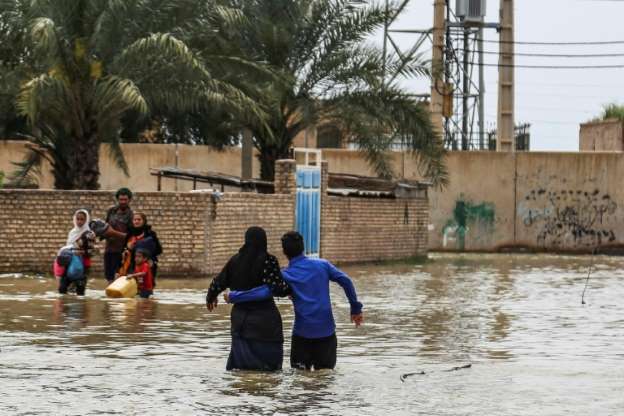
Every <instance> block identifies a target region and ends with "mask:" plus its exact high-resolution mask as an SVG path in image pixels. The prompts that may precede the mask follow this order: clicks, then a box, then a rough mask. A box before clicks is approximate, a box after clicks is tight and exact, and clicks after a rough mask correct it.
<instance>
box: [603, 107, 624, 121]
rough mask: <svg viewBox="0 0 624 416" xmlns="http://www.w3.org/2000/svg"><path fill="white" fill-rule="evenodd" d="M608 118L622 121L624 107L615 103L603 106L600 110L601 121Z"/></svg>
mask: <svg viewBox="0 0 624 416" xmlns="http://www.w3.org/2000/svg"><path fill="white" fill-rule="evenodd" d="M609 118H616V119H618V120H620V121H624V105H618V104H615V103H611V104H607V105H605V106H604V107H603V109H602V119H603V120H607V119H609Z"/></svg>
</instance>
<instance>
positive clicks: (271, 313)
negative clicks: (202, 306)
mask: <svg viewBox="0 0 624 416" xmlns="http://www.w3.org/2000/svg"><path fill="white" fill-rule="evenodd" d="M262 285H268V286H269V287H270V288H271V292H272V293H273V295H275V296H286V295H288V294H290V287H289V286H288V284H287V283H286V282H285V281H284V280H283V279H282V275H281V272H280V268H279V263H278V261H277V259H276V258H275V256H273V255H271V254H269V253H268V252H267V237H266V233H265V231H264V230H263V229H262V228H260V227H250V228H249V229H248V230H247V232H246V233H245V244H244V245H243V246H242V247H241V248H240V250H239V251H238V253H237V254H235V255H234V256H232V258H231V259H230V260H229V261H228V262H227V264H226V265H225V267H224V268H223V270H222V271H221V273H219V274H218V275H217V276H216V277H215V278H214V279H213V280H212V283H211V284H210V288H209V289H208V293H207V295H206V305H207V307H208V310H210V311H212V310H213V309H214V308H215V307H216V305H217V297H218V295H219V293H221V292H222V291H224V290H225V289H230V290H236V291H244V290H249V289H253V288H256V287H258V286H262ZM231 325H232V329H231V332H232V347H231V349H230V356H229V358H228V362H227V370H233V369H240V370H264V371H274V370H280V369H281V368H282V357H283V352H284V349H283V344H284V335H283V332H282V317H281V315H280V313H279V311H278V309H277V306H275V302H274V300H273V298H269V299H264V300H258V301H250V302H243V303H237V304H235V305H234V306H233V307H232V313H231Z"/></svg>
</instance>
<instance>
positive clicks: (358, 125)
mask: <svg viewBox="0 0 624 416" xmlns="http://www.w3.org/2000/svg"><path fill="white" fill-rule="evenodd" d="M227 4H228V5H229V6H232V7H235V8H239V9H240V10H242V11H243V18H242V19H240V20H241V22H240V30H239V31H238V32H236V33H233V34H230V38H229V40H230V41H231V42H232V43H234V44H237V45H239V49H240V51H239V53H240V54H241V55H242V56H243V57H244V58H246V59H248V60H251V61H256V62H263V63H266V65H267V66H268V67H269V68H270V70H271V71H273V72H274V73H275V74H276V77H275V78H273V79H272V80H268V81H267V80H263V81H262V82H258V81H257V80H255V79H253V78H250V79H248V81H247V88H245V86H244V85H243V86H241V88H242V89H244V90H245V91H247V92H248V94H250V95H251V96H253V97H255V99H256V101H257V102H258V103H259V104H260V105H261V106H262V108H263V110H264V112H265V113H267V114H268V121H267V124H268V126H269V130H268V131H266V130H265V129H263V128H257V127H256V126H253V125H252V126H250V127H251V129H252V130H253V132H254V141H255V146H256V147H257V148H258V150H259V153H260V155H259V157H260V162H261V176H262V177H263V178H264V179H272V178H273V175H274V163H275V160H277V159H279V158H284V157H287V156H288V151H289V148H290V147H291V145H292V142H293V139H294V138H295V136H297V134H298V133H300V132H302V131H304V130H305V129H306V128H308V127H309V126H312V125H321V124H324V123H328V124H332V125H334V126H337V127H338V128H340V130H341V131H342V132H343V133H344V135H345V137H347V138H348V139H349V140H350V141H352V142H353V143H355V144H356V145H357V146H358V147H359V148H361V149H362V150H363V151H364V152H365V154H366V156H367V158H368V160H369V162H370V163H371V164H372V166H374V168H375V169H376V171H377V173H378V174H379V175H380V176H382V177H389V176H392V174H393V172H392V169H391V165H390V163H389V156H388V153H387V150H388V149H389V148H390V147H391V146H392V145H393V144H396V143H397V142H400V143H402V144H403V145H404V146H405V147H406V148H407V149H409V150H411V151H413V153H414V156H415V157H417V158H418V159H419V160H420V162H421V167H422V170H423V173H424V175H425V176H426V177H428V178H430V179H432V180H433V181H434V182H435V183H443V182H444V181H445V180H446V177H447V175H446V171H445V166H444V154H445V153H444V149H443V146H442V143H441V140H439V139H438V138H437V137H436V134H434V130H433V128H432V125H431V121H430V117H429V114H428V111H427V110H426V108H424V107H423V106H422V105H420V104H419V103H418V102H417V101H416V100H415V99H414V98H413V97H411V96H410V95H409V94H408V93H407V92H406V91H404V90H403V89H401V88H400V87H399V86H398V85H397V84H390V85H388V84H384V83H383V82H382V79H383V76H384V74H393V73H396V74H397V75H401V76H425V75H426V74H427V72H428V71H427V68H426V66H425V65H424V63H423V62H421V61H420V60H419V59H413V60H411V61H410V62H407V63H406V64H404V65H403V64H401V63H400V62H398V60H397V59H393V58H391V59H388V60H386V61H384V59H383V57H382V51H381V50H380V48H379V47H377V46H374V45H370V44H367V43H366V39H368V38H370V37H371V35H372V34H373V33H374V32H375V31H377V30H378V29H379V28H380V27H382V25H383V24H384V22H385V20H386V17H387V12H388V11H387V10H386V9H385V7H384V6H382V5H381V4H372V5H371V4H369V2H366V1H356V0H230V1H227ZM394 11H395V6H392V7H390V10H389V12H390V13H393V12H394ZM234 53H235V52H234Z"/></svg>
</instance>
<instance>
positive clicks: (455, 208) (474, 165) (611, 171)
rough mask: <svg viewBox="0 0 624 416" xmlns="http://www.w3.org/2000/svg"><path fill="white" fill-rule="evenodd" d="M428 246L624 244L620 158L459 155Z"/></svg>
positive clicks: (453, 157) (438, 200)
mask: <svg viewBox="0 0 624 416" xmlns="http://www.w3.org/2000/svg"><path fill="white" fill-rule="evenodd" d="M448 167H449V171H450V172H451V178H450V179H451V184H450V186H449V187H448V188H447V189H446V190H444V191H442V192H440V191H438V190H432V191H431V192H430V200H431V225H430V232H429V248H430V249H432V250H453V251H463V250H466V251H498V250H505V249H509V248H515V249H518V248H526V249H530V250H545V251H557V252H559V251H561V252H565V251H569V252H590V251H592V250H593V249H594V248H595V247H596V246H600V247H611V248H619V247H620V246H621V245H622V244H623V243H624V190H623V189H622V187H621V178H622V175H624V155H622V154H621V153H534V152H529V153H515V154H504V153H485V152H484V153H480V152H470V153H452V154H450V155H449V158H448Z"/></svg>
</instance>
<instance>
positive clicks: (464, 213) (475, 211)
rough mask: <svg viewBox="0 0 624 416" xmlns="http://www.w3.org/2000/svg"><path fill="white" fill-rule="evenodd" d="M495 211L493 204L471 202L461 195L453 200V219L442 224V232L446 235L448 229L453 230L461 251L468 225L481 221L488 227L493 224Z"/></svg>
mask: <svg viewBox="0 0 624 416" xmlns="http://www.w3.org/2000/svg"><path fill="white" fill-rule="evenodd" d="M495 218H496V212H495V209H494V204H492V203H489V202H483V203H481V204H473V203H472V202H470V201H467V200H465V199H464V197H463V196H460V197H459V200H457V202H455V209H453V219H451V220H449V221H448V222H447V223H446V225H445V226H444V228H443V230H442V232H443V234H444V235H445V236H446V235H447V233H448V232H449V231H452V230H454V231H455V235H456V236H457V246H458V248H459V250H461V251H463V250H464V248H465V246H466V233H467V231H468V226H469V225H470V224H474V223H477V222H479V223H482V224H485V225H487V226H489V227H493V226H494V220H495Z"/></svg>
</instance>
